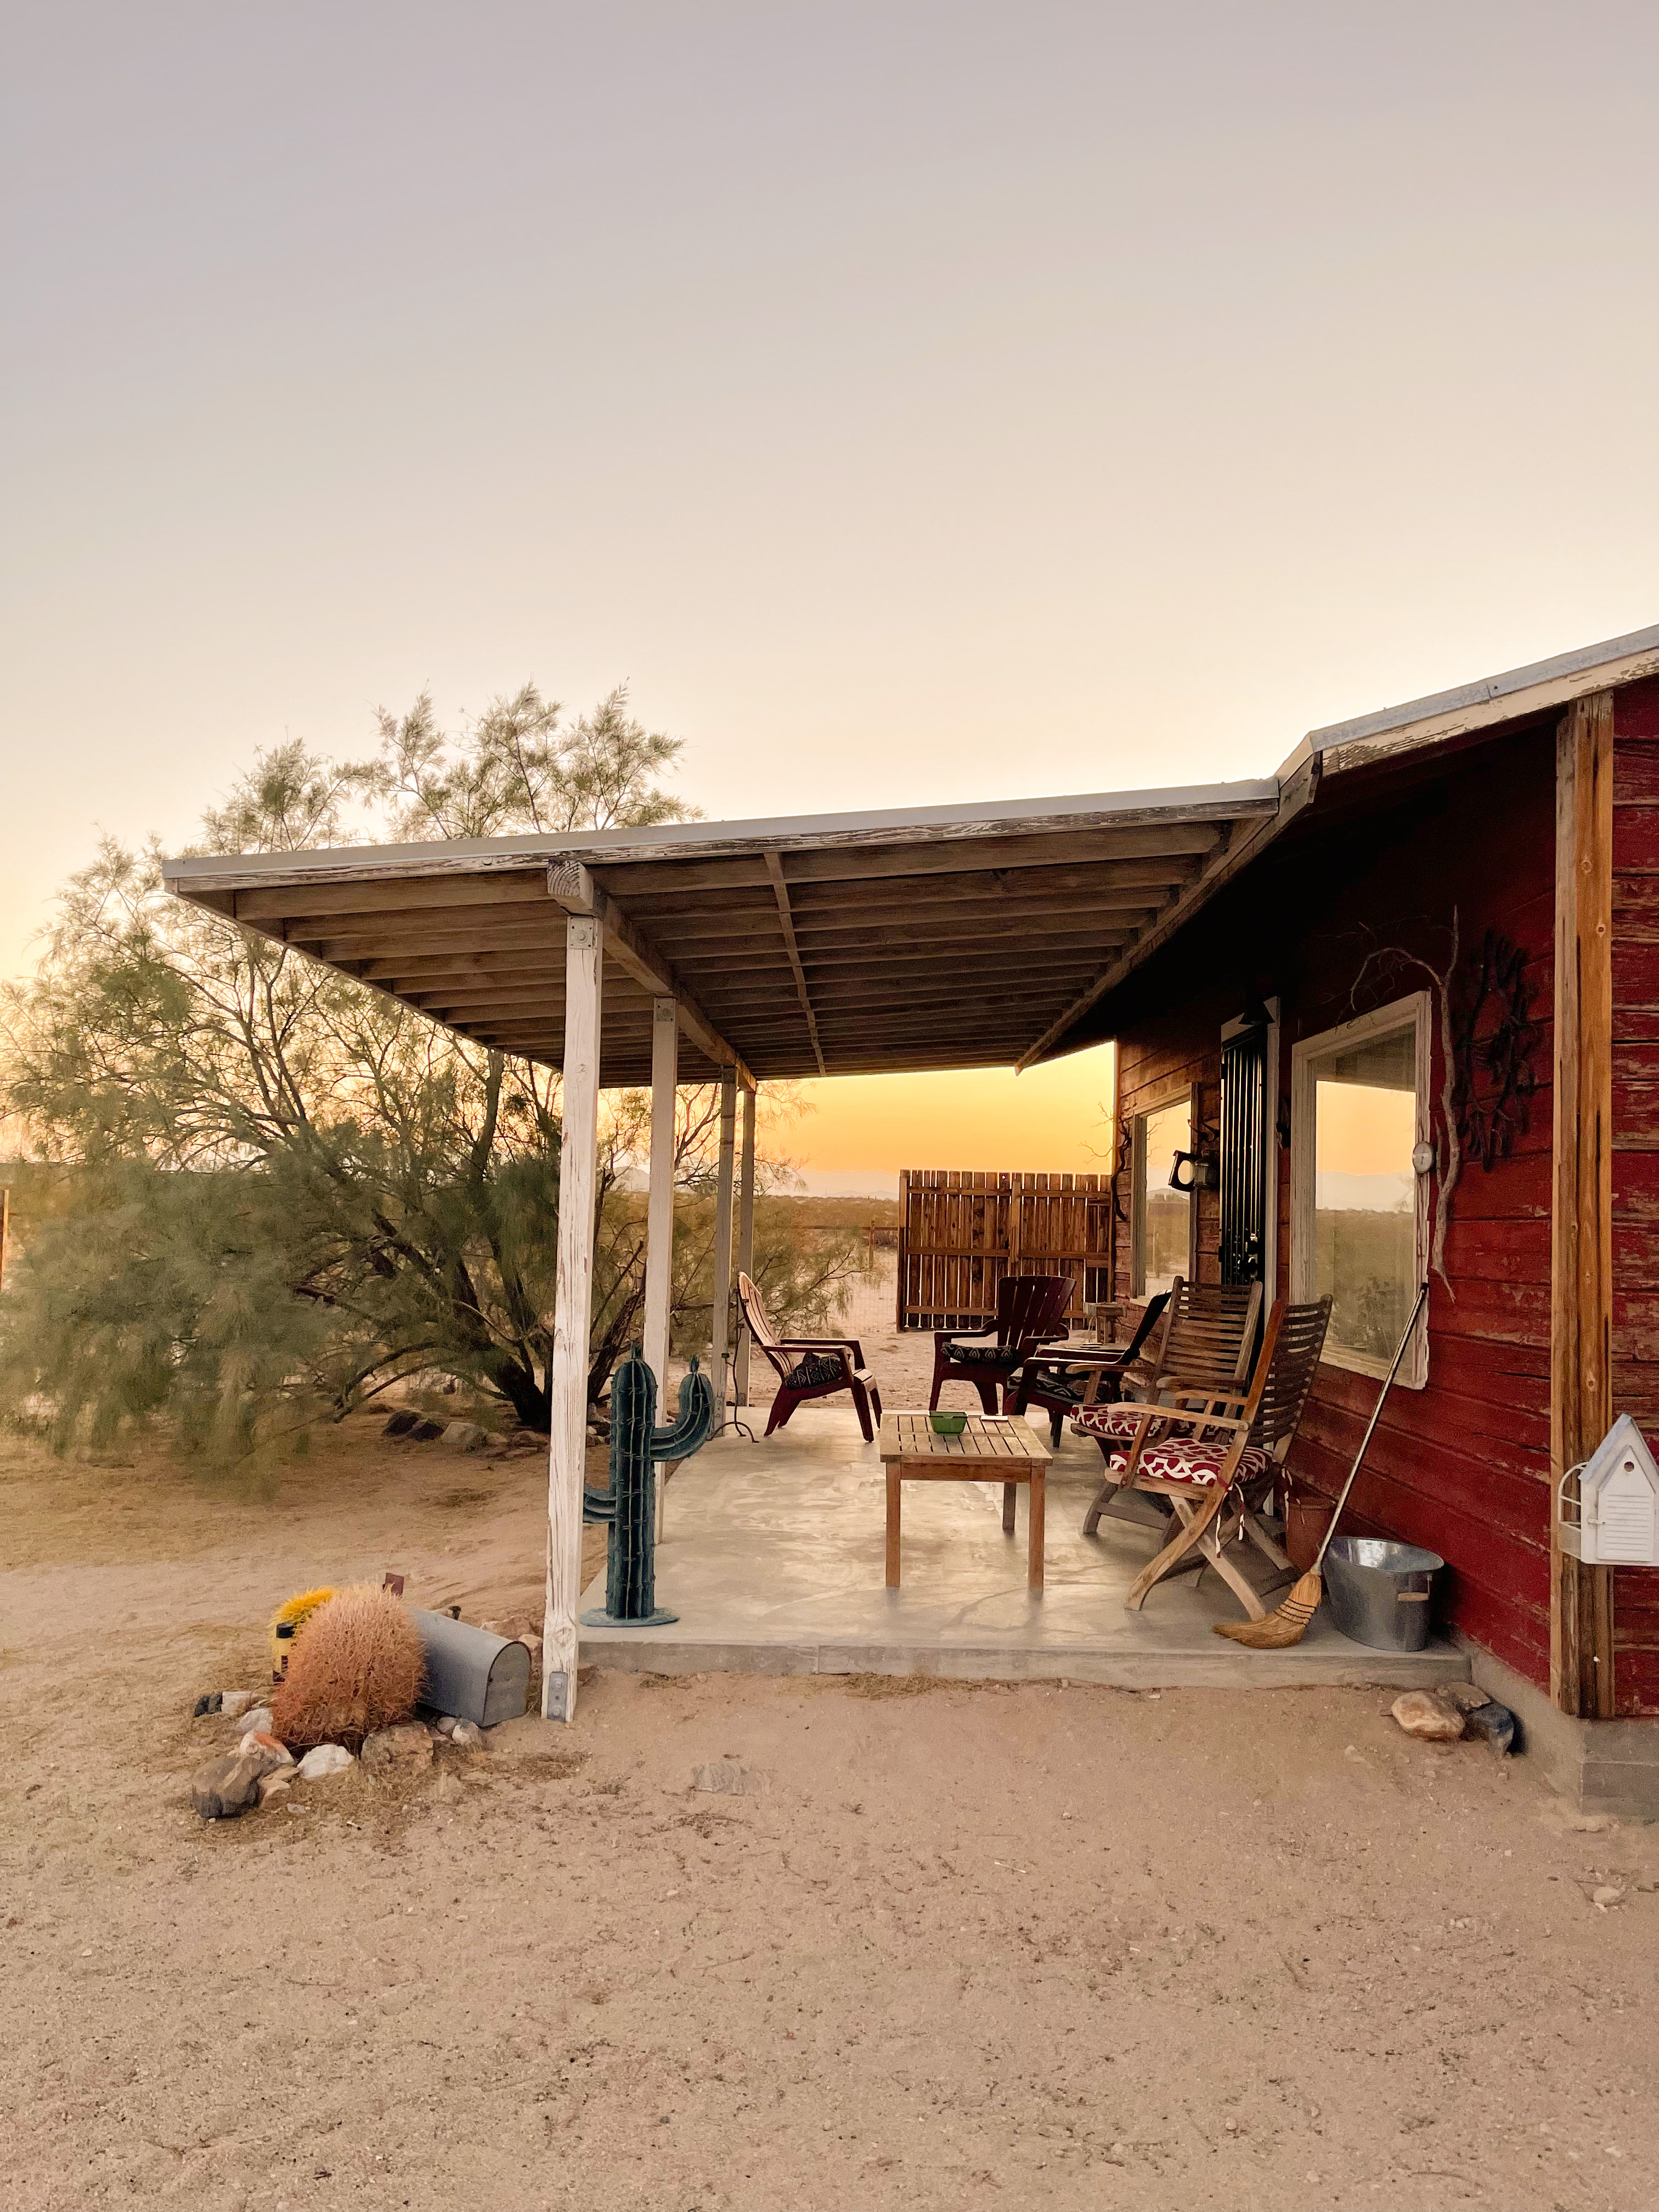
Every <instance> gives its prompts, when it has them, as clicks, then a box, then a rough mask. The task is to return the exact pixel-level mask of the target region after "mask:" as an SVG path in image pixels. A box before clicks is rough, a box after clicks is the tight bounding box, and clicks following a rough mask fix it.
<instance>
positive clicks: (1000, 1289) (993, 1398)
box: [927, 1275, 1076, 1413]
mask: <svg viewBox="0 0 1659 2212" xmlns="http://www.w3.org/2000/svg"><path fill="white" fill-rule="evenodd" d="M1075 1288H1076V1285H1075V1284H1074V1283H1073V1280H1072V1278H1071V1277H1070V1276H1069V1275H1005V1276H1004V1277H1003V1279H1002V1280H1001V1281H1000V1283H999V1284H998V1285H997V1318H996V1328H995V1330H994V1332H987V1331H985V1330H975V1331H972V1332H969V1331H965V1330H962V1329H952V1328H936V1329H935V1330H934V1331H933V1395H932V1396H931V1397H930V1398H929V1399H928V1401H927V1407H928V1411H929V1412H930V1413H931V1412H933V1410H935V1409H936V1408H937V1407H938V1405H939V1389H940V1387H941V1386H942V1385H943V1384H944V1383H972V1384H973V1386H974V1388H975V1389H976V1390H977V1391H978V1393H979V1402H980V1404H981V1406H982V1407H984V1408H985V1411H986V1412H987V1413H995V1412H996V1410H997V1386H998V1385H999V1383H1000V1384H1002V1385H1004V1386H1005V1387H1006V1385H1007V1384H1008V1383H1012V1380H1013V1378H1014V1376H1015V1375H1017V1374H1018V1371H1019V1370H1020V1369H1021V1368H1022V1367H1023V1366H1024V1364H1025V1362H1026V1361H1027V1360H1028V1359H1029V1358H1030V1356H1031V1354H1032V1353H1033V1352H1035V1351H1036V1348H1037V1346H1039V1345H1040V1344H1051V1343H1053V1342H1054V1339H1055V1338H1056V1337H1064V1336H1066V1335H1067V1334H1069V1331H1068V1330H1067V1328H1066V1310H1067V1308H1068V1307H1069V1306H1070V1305H1071V1303H1072V1292H1073V1290H1074V1289H1075Z"/></svg>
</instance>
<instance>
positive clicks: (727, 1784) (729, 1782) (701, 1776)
mask: <svg viewBox="0 0 1659 2212" xmlns="http://www.w3.org/2000/svg"><path fill="white" fill-rule="evenodd" d="M691 1781H692V1784H693V1786H694V1787H695V1788H696V1789H698V1790H710V1791H712V1792H713V1793H714V1796H717V1797H763V1796H765V1795H766V1790H767V1787H768V1780H767V1777H766V1775H765V1774H764V1773H763V1771H762V1770H761V1769H760V1768H759V1767H758V1766H745V1765H743V1763H742V1761H741V1760H739V1759H713V1760H711V1761H710V1762H709V1764H708V1765H707V1766H699V1767H696V1768H695V1769H694V1770H693V1771H692V1775H691Z"/></svg>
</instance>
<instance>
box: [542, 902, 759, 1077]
mask: <svg viewBox="0 0 1659 2212" xmlns="http://www.w3.org/2000/svg"><path fill="white" fill-rule="evenodd" d="M547 889H548V895H549V896H550V897H551V898H552V899H553V900H554V901H555V902H556V903H557V904H558V905H560V906H562V908H564V910H565V912H566V913H567V914H591V915H592V916H593V917H594V919H595V920H596V921H598V923H599V929H600V933H601V935H602V937H603V939H604V943H605V951H606V952H607V953H608V954H609V955H610V956H611V958H612V959H613V960H615V962H616V963H617V966H618V967H619V968H621V969H624V970H625V971H626V972H627V973H628V974H629V975H631V976H632V977H633V978H634V980H635V982H636V983H638V984H640V985H641V987H643V988H644V989H645V990H646V991H647V992H648V993H649V994H650V995H651V996H652V997H653V998H655V999H671V1000H673V1001H674V1008H675V1019H676V1021H677V1022H678V1024H679V1027H680V1029H681V1030H683V1031H684V1034H685V1036H688V1037H690V1040H691V1042H692V1043H693V1044H695V1045H696V1048H697V1049H698V1050H699V1051H700V1052H701V1053H702V1054H703V1055H704V1057H705V1058H706V1059H708V1060H713V1061H714V1064H715V1066H719V1067H725V1066H734V1067H735V1068H736V1069H737V1072H738V1083H739V1084H740V1085H742V1087H743V1088H744V1090H745V1091H752V1090H753V1089H754V1088H755V1079H754V1077H753V1076H752V1075H751V1074H750V1073H749V1070H748V1068H747V1067H746V1066H744V1062H743V1057H742V1054H739V1053H738V1052H737V1051H735V1050H734V1049H733V1048H732V1046H731V1045H729V1044H727V1042H726V1039H725V1038H724V1037H723V1036H721V1035H720V1031H719V1030H717V1029H716V1028H715V1027H714V1024H713V1022H711V1021H710V1020H709V1018H708V1015H707V1014H706V1013H704V1012H703V1010H702V1007H701V1006H699V1005H698V1003H697V1001H696V999H695V998H693V997H692V995H691V994H690V992H689V991H688V990H687V989H686V987H685V986H684V983H682V982H681V981H680V980H679V978H678V975H675V973H674V970H673V969H672V967H671V965H670V964H669V963H668V962H667V961H666V960H665V959H664V958H663V957H662V955H661V954H660V953H659V951H657V949H656V947H655V946H654V945H653V944H652V943H651V941H650V939H648V938H647V937H646V936H645V935H643V934H642V933H641V931H640V930H638V929H636V928H635V926H634V924H633V923H632V922H631V921H629V918H628V916H627V915H625V914H624V913H623V909H622V908H621V907H619V906H618V905H617V902H616V901H615V899H613V898H611V897H610V896H607V894H606V893H605V892H604V891H602V890H600V889H599V885H598V884H596V883H595V882H594V880H593V876H592V871H591V870H590V869H588V868H586V867H584V866H583V865H582V863H581V862H580V860H558V861H556V862H554V863H552V864H551V865H550V866H549V868H548V871H547Z"/></svg>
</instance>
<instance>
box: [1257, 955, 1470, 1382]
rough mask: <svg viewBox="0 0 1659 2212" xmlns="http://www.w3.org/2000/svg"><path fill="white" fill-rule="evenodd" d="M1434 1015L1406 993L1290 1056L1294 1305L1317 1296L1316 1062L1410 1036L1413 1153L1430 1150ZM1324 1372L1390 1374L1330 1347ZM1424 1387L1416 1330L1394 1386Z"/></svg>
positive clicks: (1422, 1243)
mask: <svg viewBox="0 0 1659 2212" xmlns="http://www.w3.org/2000/svg"><path fill="white" fill-rule="evenodd" d="M1433 1018H1434V1010H1433V1006H1432V1003H1431V997H1430V994H1429V993H1428V992H1427V991H1412V992H1408V993H1407V995H1406V996H1405V997H1404V998H1403V999H1395V1000H1390V1002H1389V1005H1387V1006H1378V1007H1376V1009H1375V1010H1374V1011H1373V1012H1370V1013H1369V1014H1360V1015H1358V1017H1357V1018H1355V1019H1354V1020H1352V1021H1351V1022H1341V1023H1339V1024H1338V1025H1337V1026H1336V1028H1335V1029H1334V1030H1321V1031H1320V1033H1319V1035H1318V1036H1310V1037H1304V1038H1303V1039H1302V1041H1301V1042H1299V1043H1297V1044H1295V1045H1292V1046H1291V1303H1292V1304H1296V1305H1306V1304H1311V1302H1312V1301H1313V1299H1314V1298H1316V1297H1317V1296H1318V1291H1317V1290H1316V1287H1315V1285H1316V1280H1317V1270H1316V1258H1315V1251H1314V1212H1315V1198H1316V1190H1315V1183H1314V1172H1315V1164H1316V1158H1317V1139H1318V1131H1317V1128H1316V1125H1315V1117H1316V1111H1317V1104H1316V1089H1315V1079H1314V1072H1313V1071H1314V1062H1315V1061H1316V1060H1324V1059H1327V1058H1328V1056H1329V1055H1330V1054H1332V1053H1334V1052H1346V1051H1348V1050H1351V1049H1352V1048H1353V1047H1354V1046H1356V1045H1362V1044H1369V1043H1370V1041H1371V1040H1372V1039H1373V1038H1374V1037H1380V1036H1393V1035H1395V1033H1396V1032H1398V1031H1400V1030H1413V1032H1414V1036H1415V1042H1416V1076H1417V1116H1416V1123H1415V1128H1416V1134H1415V1135H1414V1137H1413V1140H1412V1141H1413V1146H1423V1145H1431V1144H1432V1142H1433V1138H1432V1133H1431V1112H1430V1096H1429V1083H1430V1074H1431V1044H1432V1039H1433ZM1429 1184H1430V1178H1429V1177H1428V1176H1426V1175H1422V1174H1419V1176H1418V1177H1417V1189H1416V1206H1415V1215H1416V1236H1415V1239H1414V1250H1415V1254H1416V1263H1417V1275H1416V1279H1417V1281H1418V1282H1419V1283H1420V1282H1422V1281H1423V1280H1424V1279H1425V1276H1426V1275H1427V1273H1428V1267H1429V1237H1430V1220H1429V1194H1430V1193H1429ZM1320 1364H1322V1366H1327V1367H1340V1368H1344V1369H1346V1370H1347V1371H1348V1372H1350V1373H1351V1374H1356V1375H1370V1376H1376V1378H1378V1379H1379V1380H1380V1379H1381V1377H1382V1376H1384V1375H1385V1374H1387V1372H1388V1366H1389V1363H1388V1361H1387V1360H1386V1359H1373V1358H1370V1357H1369V1356H1368V1355H1366V1354H1365V1353H1364V1352H1349V1351H1347V1350H1346V1348H1345V1349H1342V1350H1336V1349H1334V1348H1333V1347H1332V1346H1331V1345H1330V1344H1329V1342H1327V1344H1326V1347H1325V1354H1324V1358H1323V1359H1322V1361H1321V1363H1320ZM1428 1379H1429V1333H1428V1331H1427V1330H1426V1329H1425V1328H1419V1330H1418V1331H1417V1333H1416V1336H1415V1338H1414V1340H1413V1343H1412V1346H1411V1347H1410V1349H1409V1350H1408V1351H1407V1354H1406V1357H1405V1358H1404V1359H1403V1360H1402V1361H1401V1365H1400V1372H1399V1375H1398V1376H1396V1377H1395V1380H1396V1381H1397V1382H1399V1383H1404V1385H1405V1386H1406V1388H1407V1389H1408V1390H1420V1389H1423V1388H1424V1386H1425V1383H1427V1382H1428Z"/></svg>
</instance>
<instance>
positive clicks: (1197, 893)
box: [1014, 755, 1319, 1075]
mask: <svg viewBox="0 0 1659 2212" xmlns="http://www.w3.org/2000/svg"><path fill="white" fill-rule="evenodd" d="M1318 787H1319V760H1318V757H1317V755H1316V756H1315V757H1313V758H1312V759H1311V760H1310V761H1308V762H1306V763H1304V766H1303V767H1302V768H1301V769H1299V770H1298V771H1297V774H1296V775H1293V776H1291V779H1290V781H1289V782H1288V783H1286V784H1285V787H1284V789H1283V790H1282V792H1281V793H1280V794H1279V807H1278V811H1276V812H1275V813H1273V814H1267V815H1260V816H1257V817H1255V818H1253V819H1252V818H1247V819H1245V820H1243V821H1240V822H1237V823H1235V824H1234V825H1233V830H1232V834H1231V836H1230V837H1228V839H1227V841H1226V842H1225V844H1223V845H1222V846H1221V847H1220V848H1218V851H1216V852H1215V853H1213V854H1212V855H1211V857H1210V859H1209V860H1208V861H1207V862H1206V865H1205V866H1204V867H1203V868H1202V869H1201V870H1200V872H1199V874H1198V875H1197V877H1196V878H1194V880H1193V881H1192V882H1191V883H1189V884H1188V885H1187V886H1186V888H1185V889H1184V890H1179V891H1177V892H1176V895H1175V896H1174V897H1173V898H1172V899H1171V900H1170V903H1169V905H1168V906H1167V907H1166V908H1164V912H1163V913H1162V914H1159V915H1154V916H1153V918H1152V921H1150V922H1148V923H1147V925H1146V927H1145V928H1144V929H1141V930H1138V931H1137V932H1136V933H1135V934H1134V935H1133V937H1132V938H1131V939H1129V942H1128V944H1127V945H1126V946H1125V947H1124V949H1123V951H1121V953H1120V954H1119V955H1118V957H1117V958H1116V959H1115V960H1114V961H1113V962H1112V963H1110V965H1109V967H1107V968H1105V969H1103V971H1102V972H1101V974H1100V975H1097V976H1096V978H1095V980H1094V981H1093V982H1092V983H1091V984H1090V986H1089V987H1088V989H1087V990H1086V991H1084V992H1082V993H1080V994H1079V996H1078V997H1077V998H1075V999H1074V1000H1073V1001H1072V1003H1071V1005H1070V1006H1067V1007H1066V1011H1065V1012H1064V1013H1063V1014H1060V1016H1059V1017H1058V1018H1056V1019H1055V1020H1054V1021H1052V1022H1050V1023H1049V1024H1048V1027H1047V1028H1046V1029H1045V1030H1043V1032H1042V1036H1040V1037H1038V1039H1037V1040H1036V1043H1035V1044H1032V1045H1028V1046H1027V1047H1026V1048H1025V1050H1024V1052H1023V1053H1022V1054H1020V1056H1019V1058H1018V1060H1016V1061H1015V1063H1014V1073H1016V1074H1017V1075H1023V1074H1024V1073H1025V1071H1026V1069H1027V1068H1028V1067H1030V1066H1034V1065H1035V1064H1036V1061H1038V1060H1041V1059H1042V1057H1043V1056H1044V1054H1046V1053H1048V1052H1049V1051H1050V1050H1052V1048H1054V1046H1055V1045H1057V1044H1058V1043H1060V1041H1061V1039H1062V1038H1063V1037H1064V1036H1066V1033H1067V1031H1068V1030H1072V1029H1074V1028H1075V1027H1076V1025H1077V1024H1078V1023H1079V1022H1080V1021H1081V1020H1082V1018H1083V1017H1084V1016H1085V1014H1086V1013H1088V1012H1090V1010H1091V1008H1092V1007H1094V1006H1098V1005H1099V1003H1100V1001H1101V1000H1103V998H1105V997H1106V996H1107V994H1109V992H1112V991H1115V989H1116V988H1117V987H1118V985H1119V984H1120V983H1121V982H1122V981H1124V979H1125V978H1126V977H1127V975H1130V974H1131V973H1132V972H1133V970H1134V969H1136V968H1138V967H1139V965H1140V963H1141V962H1142V961H1143V960H1145V959H1146V958H1147V957H1149V956H1150V955H1151V954H1152V953H1153V952H1155V951H1157V950H1158V946H1159V945H1164V944H1166V943H1167V942H1168V941H1169V939H1170V938H1171V937H1172V936H1173V935H1174V934H1175V933H1176V930H1177V929H1179V928H1180V927H1181V925H1182V923H1183V922H1184V921H1187V920H1188V918H1189V917H1190V916H1191V915H1194V914H1195V913H1196V912H1197V911H1198V909H1199V908H1200V907H1201V906H1202V905H1204V904H1205V902H1206V901H1207V900H1208V899H1210V898H1212V897H1213V896H1214V895H1215V893H1216V892H1217V891H1218V890H1220V888H1221V886H1222V885H1223V884H1225V883H1226V882H1228V881H1229V879H1230V878H1232V877H1233V876H1235V875H1237V872H1238V871H1239V870H1240V869H1241V868H1242V867H1243V866H1244V864H1245V862H1246V861H1247V860H1253V859H1254V858H1255V855H1256V854H1258V853H1259V852H1261V850H1262V848H1263V847H1264V846H1266V845H1268V844H1270V843H1271V842H1272V841H1273V838H1275V837H1276V836H1278V835H1279V831H1280V830H1281V829H1283V828H1284V827H1285V823H1287V822H1291V821H1293V820H1294V819H1295V817H1296V816H1297V815H1298V814H1299V813H1300V812H1301V811H1302V810H1303V808H1304V806H1306V805H1308V804H1309V803H1310V800H1311V799H1312V798H1313V795H1314V793H1315V792H1316V790H1317V789H1318Z"/></svg>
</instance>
